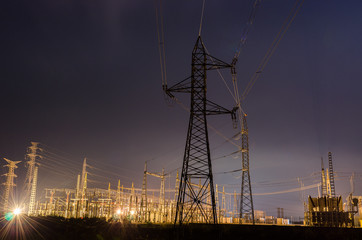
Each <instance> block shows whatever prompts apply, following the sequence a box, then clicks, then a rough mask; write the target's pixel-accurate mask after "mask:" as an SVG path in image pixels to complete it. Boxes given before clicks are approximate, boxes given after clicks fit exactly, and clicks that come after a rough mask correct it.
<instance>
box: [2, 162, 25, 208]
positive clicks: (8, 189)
mask: <svg viewBox="0 0 362 240" xmlns="http://www.w3.org/2000/svg"><path fill="white" fill-rule="evenodd" d="M4 160H5V161H6V162H7V163H8V164H6V165H5V166H4V167H8V168H9V171H8V173H5V174H4V176H6V182H5V183H3V184H4V185H5V192H4V205H3V211H4V213H6V212H7V211H9V200H13V197H14V193H13V188H14V187H15V186H16V184H15V183H14V178H16V177H17V176H16V175H15V171H14V170H15V168H18V166H16V164H18V163H19V162H21V161H11V160H9V159H7V158H4ZM10 198H11V199H10Z"/></svg>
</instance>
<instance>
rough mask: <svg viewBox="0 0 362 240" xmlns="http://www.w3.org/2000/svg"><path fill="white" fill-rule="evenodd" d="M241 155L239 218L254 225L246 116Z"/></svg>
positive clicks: (242, 127) (244, 115)
mask: <svg viewBox="0 0 362 240" xmlns="http://www.w3.org/2000/svg"><path fill="white" fill-rule="evenodd" d="M241 154H242V180H241V197H240V218H241V219H244V220H245V221H246V222H249V221H252V223H253V224H254V223H255V222H254V205H253V195H252V192H251V182H250V171H249V130H248V125H247V121H246V114H243V119H242V124H241Z"/></svg>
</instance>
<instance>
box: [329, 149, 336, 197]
mask: <svg viewBox="0 0 362 240" xmlns="http://www.w3.org/2000/svg"><path fill="white" fill-rule="evenodd" d="M328 163H329V181H330V186H331V197H335V196H336V187H335V185H334V173H333V163H332V153H331V152H328Z"/></svg>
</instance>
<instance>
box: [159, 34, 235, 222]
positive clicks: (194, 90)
mask: <svg viewBox="0 0 362 240" xmlns="http://www.w3.org/2000/svg"><path fill="white" fill-rule="evenodd" d="M191 66H192V71H191V77H190V78H187V79H185V80H183V81H181V82H180V83H178V84H176V85H174V86H173V87H171V88H167V86H163V88H164V90H165V91H166V93H167V94H168V95H169V96H170V97H172V98H173V97H174V96H173V95H172V94H171V92H184V93H190V94H191V107H190V119H189V126H188V131H187V139H186V146H185V152H184V158H183V165H182V172H181V179H180V187H179V194H178V198H177V206H176V216H175V224H176V223H179V224H182V223H187V222H206V223H217V216H216V215H217V213H216V204H215V194H214V182H213V174H212V166H211V157H210V147H209V137H208V130H207V119H206V116H207V115H216V114H231V116H232V118H233V119H234V120H235V118H236V117H235V111H236V109H235V108H234V109H233V110H228V109H225V108H223V107H221V106H219V105H217V104H215V103H213V102H211V101H209V100H207V98H206V79H207V74H206V73H207V71H208V70H213V69H221V68H232V65H230V64H227V63H225V62H223V61H221V60H219V59H217V58H214V57H212V56H210V55H209V54H208V53H207V52H206V50H205V46H204V43H203V42H202V40H201V37H200V36H198V38H197V41H196V44H195V46H194V49H193V51H192V64H191ZM199 181H201V186H200V187H196V186H195V184H197V183H198V182H199ZM208 189H209V190H208ZM208 199H209V200H210V199H211V204H208V203H207V201H208Z"/></svg>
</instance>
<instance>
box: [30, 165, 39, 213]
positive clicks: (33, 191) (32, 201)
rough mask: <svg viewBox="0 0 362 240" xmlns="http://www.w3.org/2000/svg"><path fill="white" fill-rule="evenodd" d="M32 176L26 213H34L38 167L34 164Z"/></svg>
mask: <svg viewBox="0 0 362 240" xmlns="http://www.w3.org/2000/svg"><path fill="white" fill-rule="evenodd" d="M33 174H34V176H33V179H32V186H31V193H30V202H29V209H28V215H29V216H31V215H34V214H35V210H36V209H35V198H36V186H37V181H38V167H37V166H36V167H35V168H34V173H33Z"/></svg>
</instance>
